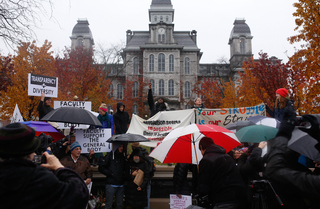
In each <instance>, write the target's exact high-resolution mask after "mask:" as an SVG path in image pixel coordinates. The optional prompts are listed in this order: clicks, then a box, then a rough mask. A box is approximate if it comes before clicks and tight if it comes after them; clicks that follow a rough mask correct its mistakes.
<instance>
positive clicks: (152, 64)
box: [149, 54, 154, 72]
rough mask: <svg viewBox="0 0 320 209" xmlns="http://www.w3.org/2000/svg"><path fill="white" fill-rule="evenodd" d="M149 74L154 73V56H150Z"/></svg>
mask: <svg viewBox="0 0 320 209" xmlns="http://www.w3.org/2000/svg"><path fill="white" fill-rule="evenodd" d="M149 72H154V55H153V54H150V55H149Z"/></svg>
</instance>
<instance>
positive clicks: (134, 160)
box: [125, 149, 150, 209]
mask: <svg viewBox="0 0 320 209" xmlns="http://www.w3.org/2000/svg"><path fill="white" fill-rule="evenodd" d="M139 170H141V171H142V172H143V180H142V184H141V185H140V186H138V185H137V184H135V183H134V179H135V177H136V176H137V174H138V171H139ZM126 179H127V182H128V183H127V185H126V187H125V196H126V205H127V206H130V207H131V208H132V209H142V208H144V207H146V206H147V205H148V200H147V185H148V181H149V180H150V170H149V166H148V164H147V162H146V159H145V158H144V156H143V154H142V152H141V150H140V149H134V150H133V151H132V153H131V155H130V157H129V160H128V165H127V168H126Z"/></svg>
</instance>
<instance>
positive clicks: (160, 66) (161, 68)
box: [158, 53, 165, 72]
mask: <svg viewBox="0 0 320 209" xmlns="http://www.w3.org/2000/svg"><path fill="white" fill-rule="evenodd" d="M158 71H159V72H164V71H165V56H164V54H162V53H161V54H159V55H158Z"/></svg>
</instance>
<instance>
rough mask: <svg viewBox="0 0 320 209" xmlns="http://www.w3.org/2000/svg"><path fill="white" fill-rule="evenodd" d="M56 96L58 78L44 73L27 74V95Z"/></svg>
mask: <svg viewBox="0 0 320 209" xmlns="http://www.w3.org/2000/svg"><path fill="white" fill-rule="evenodd" d="M41 93H44V94H45V95H46V97H55V98H57V97H58V78H56V77H51V76H44V75H36V74H31V73H29V74H28V95H29V96H41Z"/></svg>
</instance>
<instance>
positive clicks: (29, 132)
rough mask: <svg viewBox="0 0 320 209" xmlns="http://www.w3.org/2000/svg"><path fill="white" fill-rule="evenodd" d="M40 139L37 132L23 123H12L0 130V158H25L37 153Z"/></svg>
mask: <svg viewBox="0 0 320 209" xmlns="http://www.w3.org/2000/svg"><path fill="white" fill-rule="evenodd" d="M39 146H40V139H38V138H35V130H33V129H32V128H30V127H29V126H26V125H25V124H22V123H11V124H9V125H6V126H4V127H2V128H0V157H2V158H11V157H24V156H27V155H29V154H31V153H33V152H35V151H36V150H37V149H38V148H39Z"/></svg>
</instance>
